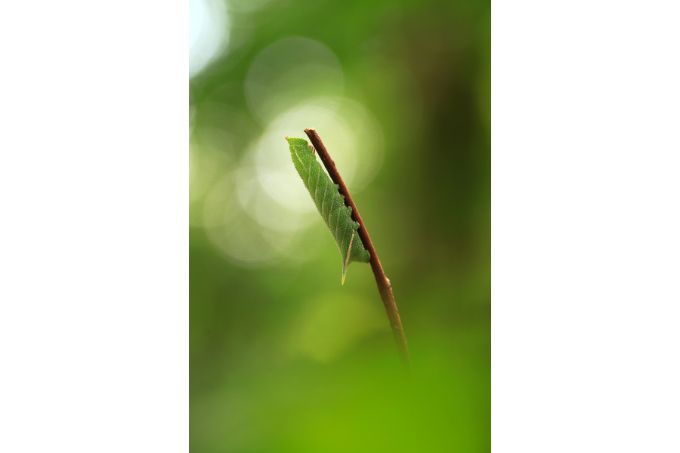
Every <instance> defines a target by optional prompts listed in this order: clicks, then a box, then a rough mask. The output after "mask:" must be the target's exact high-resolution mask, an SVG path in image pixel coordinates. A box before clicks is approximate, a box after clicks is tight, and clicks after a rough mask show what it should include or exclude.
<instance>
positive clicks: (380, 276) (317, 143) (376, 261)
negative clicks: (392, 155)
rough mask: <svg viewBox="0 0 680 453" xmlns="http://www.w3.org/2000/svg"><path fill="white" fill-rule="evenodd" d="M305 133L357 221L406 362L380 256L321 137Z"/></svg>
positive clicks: (402, 337)
mask: <svg viewBox="0 0 680 453" xmlns="http://www.w3.org/2000/svg"><path fill="white" fill-rule="evenodd" d="M305 134H307V137H309V140H310V141H311V142H312V145H314V148H315V149H316V152H317V153H318V154H319V157H320V158H321V162H323V165H324V167H326V171H328V175H329V176H330V177H331V179H332V180H333V182H334V183H336V184H337V185H338V186H339V190H340V193H341V194H342V195H343V196H344V197H345V204H347V206H349V207H351V208H352V218H354V220H355V221H356V222H358V223H359V237H360V238H361V242H363V244H364V246H365V247H366V250H368V253H370V254H371V261H370V263H371V269H372V270H373V275H374V276H375V282H376V284H377V285H378V291H379V292H380V297H381V299H382V301H383V304H384V305H385V311H386V312H387V317H388V318H389V320H390V325H391V326H392V333H393V334H394V339H395V340H396V341H397V347H398V348H399V352H400V354H401V357H402V359H403V360H404V362H406V363H408V360H409V353H408V346H407V344H406V335H405V334H404V327H403V326H402V325H401V318H400V317H399V309H398V308H397V302H396V301H395V300H394V293H393V292H392V284H391V283H390V279H389V278H387V275H385V271H384V270H383V267H382V264H380V258H378V252H376V250H375V246H373V241H371V236H369V234H368V230H367V229H366V224H365V223H364V221H363V219H362V218H361V215H360V214H359V210H358V209H357V206H356V205H355V204H354V200H353V199H352V196H351V195H350V194H349V190H348V189H347V186H346V185H345V182H344V181H343V180H342V176H340V173H339V172H338V170H337V168H335V162H333V159H331V156H330V154H328V150H327V149H326V146H325V145H324V144H323V142H322V141H321V137H319V134H317V133H316V131H315V130H314V129H305Z"/></svg>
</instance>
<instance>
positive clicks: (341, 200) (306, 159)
mask: <svg viewBox="0 0 680 453" xmlns="http://www.w3.org/2000/svg"><path fill="white" fill-rule="evenodd" d="M286 140H288V145H289V146H290V155H291V157H292V158H293V164H294V165H295V169H296V170H297V172H298V173H299V175H300V177H301V178H302V181H303V182H304V183H305V186H306V187H307V190H308V191H309V194H310V195H311V196H312V200H314V204H316V207H317V209H318V210H319V213H320V214H321V217H322V218H323V220H324V222H326V225H327V226H328V229H329V230H330V231H331V234H332V235H333V237H334V238H335V242H336V243H337V244H338V248H339V249H340V254H341V255H342V280H341V281H342V284H344V283H345V276H346V274H347V267H348V266H349V263H351V262H352V261H359V262H362V263H368V262H369V260H370V257H371V256H370V254H369V253H368V250H366V249H365V248H364V244H363V243H362V242H361V238H360V237H359V233H358V232H357V230H358V228H359V224H358V223H357V222H355V221H354V220H352V208H350V207H349V206H346V205H345V197H343V196H342V195H341V194H340V192H339V191H338V186H337V184H334V183H333V181H331V178H330V177H329V176H328V174H326V172H325V171H324V170H323V169H322V168H321V165H320V164H319V162H318V161H317V160H316V156H315V155H314V151H313V149H312V147H311V146H310V145H309V144H308V143H307V140H305V139H302V138H286Z"/></svg>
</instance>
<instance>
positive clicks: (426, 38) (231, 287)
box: [189, 0, 490, 453]
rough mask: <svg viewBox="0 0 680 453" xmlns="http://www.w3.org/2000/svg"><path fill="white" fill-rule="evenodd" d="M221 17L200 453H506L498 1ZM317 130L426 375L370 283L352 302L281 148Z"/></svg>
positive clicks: (201, 105)
mask: <svg viewBox="0 0 680 453" xmlns="http://www.w3.org/2000/svg"><path fill="white" fill-rule="evenodd" d="M201 1H202V2H204V3H203V4H204V5H205V4H206V3H205V2H206V1H209V0H195V1H194V0H192V3H191V8H192V9H196V8H197V6H196V5H197V4H199V3H200V2H201ZM215 1H219V0H215ZM220 6H221V8H222V9H219V8H218V9H214V11H223V12H224V14H226V20H225V21H224V22H219V21H218V22H215V23H218V24H220V26H222V27H227V28H228V30H227V33H224V34H225V35H226V36H225V37H224V41H223V42H222V46H221V47H220V46H213V48H218V47H219V49H220V50H219V53H216V54H215V55H214V57H213V58H212V59H211V60H210V61H209V62H208V63H207V64H205V66H201V67H197V69H192V74H193V75H192V77H191V79H190V102H191V106H190V111H191V119H190V124H191V163H190V170H191V194H190V199H191V206H190V221H191V225H190V251H189V253H190V257H189V258H190V373H191V375H190V398H191V402H190V417H191V418H190V424H191V426H190V431H191V448H192V450H193V451H195V452H206V453H212V452H336V451H337V452H355V451H356V452H359V451H362V452H363V451H366V452H377V451H404V452H449V451H461V452H480V451H488V450H489V449H490V309H489V308H490V16H489V6H490V5H489V3H488V2H486V1H466V0H460V1H456V0H454V1H433V0H421V1H415V0H412V1H405V0H401V1H394V0H391V1H386V0H374V1H370V2H369V1H337V0H335V1H332V0H316V1H311V0H309V1H292V0H291V1H277V0H251V1H249V0H231V1H227V2H226V3H223V4H220ZM192 16H193V11H192ZM192 20H193V18H192ZM203 23H204V24H205V22H203ZM224 24H226V25H224ZM199 25H200V24H199ZM193 26H194V24H193V23H192V27H193ZM192 33H193V32H192ZM192 39H193V38H192ZM206 39H207V38H206ZM197 42H198V44H196V45H197V46H200V45H201V43H200V39H199V40H197ZM205 48H207V47H205ZM205 48H204V49H205ZM196 52H197V51H196V50H195V48H194V47H193V43H192V53H196ZM206 52H207V51H205V52H203V54H202V58H203V57H204V55H205V54H206ZM203 60H207V59H206V58H203ZM203 60H202V61H203ZM305 127H314V128H316V129H317V130H318V131H319V134H320V135H321V136H322V137H323V138H324V141H325V142H326V144H327V146H328V149H329V151H330V153H331V154H332V155H333V157H334V159H335V160H336V162H337V164H338V167H339V169H340V171H341V173H342V174H343V176H344V177H345V178H346V179H347V182H348V185H349V188H350V190H351V191H352V195H353V197H354V198H355V202H356V203H357V206H358V207H359V209H360V210H361V214H362V217H363V218H364V220H365V221H366V224H367V227H368V229H369V231H370V232H371V236H372V238H373V240H374V242H375V245H376V247H377V249H378V251H379V253H380V258H381V261H382V262H383V265H384V267H385V270H386V272H387V274H388V275H389V277H390V279H391V281H392V284H393V287H394V291H395V296H396V299H397V302H398V304H399V308H400V311H401V315H402V320H403V323H404V328H405V330H406V335H407V337H408V340H409V345H410V348H411V354H412V366H411V371H410V373H405V372H404V370H403V368H402V366H401V364H400V362H399V358H398V355H397V350H396V346H395V345H394V342H393V339H392V336H391V333H390V330H389V324H388V321H387V318H386V316H385V314H384V311H383V307H382V304H381V301H380V297H379V295H378V292H377V290H376V288H375V282H374V280H373V276H372V274H371V271H370V267H369V266H356V268H353V271H352V273H351V274H350V275H349V277H348V280H347V283H346V284H345V285H344V286H340V283H339V278H338V272H339V270H338V257H337V253H338V252H337V247H336V246H335V244H334V242H333V238H332V236H331V235H330V234H329V233H328V230H327V229H326V227H325V225H323V221H322V220H321V218H320V217H319V216H318V213H316V212H315V207H314V203H313V201H312V200H311V198H310V197H309V194H308V193H307V192H306V191H305V189H304V186H303V185H302V183H301V181H300V179H299V177H298V176H297V175H296V174H295V170H294V168H293V165H292V163H291V161H290V154H289V151H288V147H287V144H286V143H285V141H284V139H283V136H284V135H290V136H298V137H299V136H303V133H302V130H303V129H304V128H305Z"/></svg>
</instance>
